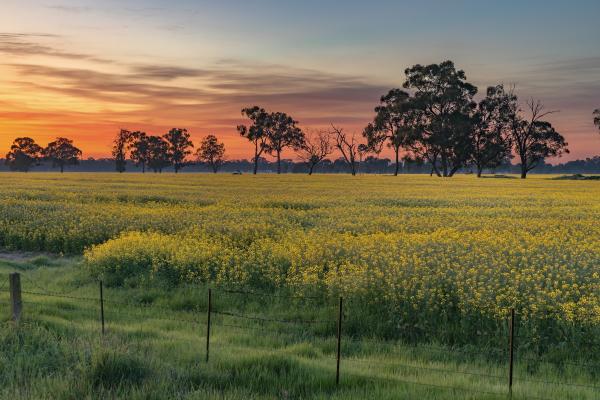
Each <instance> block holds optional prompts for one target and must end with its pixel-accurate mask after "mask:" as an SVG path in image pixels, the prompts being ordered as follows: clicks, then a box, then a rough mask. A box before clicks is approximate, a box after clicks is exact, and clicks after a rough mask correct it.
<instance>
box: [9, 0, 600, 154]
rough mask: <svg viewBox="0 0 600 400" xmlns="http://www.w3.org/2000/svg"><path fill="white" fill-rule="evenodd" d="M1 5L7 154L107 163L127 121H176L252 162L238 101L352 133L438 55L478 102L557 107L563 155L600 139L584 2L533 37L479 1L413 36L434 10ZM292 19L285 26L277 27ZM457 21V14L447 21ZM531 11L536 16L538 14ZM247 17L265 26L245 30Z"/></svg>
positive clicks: (594, 148)
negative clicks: (16, 146)
mask: <svg viewBox="0 0 600 400" xmlns="http://www.w3.org/2000/svg"><path fill="white" fill-rule="evenodd" d="M5 1H6V3H5V4H4V3H3V13H2V14H1V15H0V26H2V27H3V28H2V29H4V30H5V32H0V56H1V59H0V152H1V153H3V154H4V153H6V151H7V150H8V148H9V147H10V144H11V142H12V140H13V139H14V138H15V137H19V136H30V137H33V138H34V139H35V140H36V141H38V142H39V143H40V144H41V145H45V144H46V143H48V142H49V141H51V140H53V139H54V138H55V137H57V136H66V137H70V138H72V139H74V141H75V144H76V145H77V146H78V147H80V148H81V149H82V150H83V152H84V157H106V156H108V155H109V154H110V147H111V140H112V138H113V137H114V135H115V134H116V133H117V132H118V131H119V129H121V128H126V129H130V130H144V131H146V132H148V133H150V134H164V133H166V132H167V131H168V130H169V129H170V128H173V127H181V128H187V129H188V130H189V131H190V133H191V134H192V139H193V141H194V142H195V143H198V142H199V140H200V139H201V137H203V136H205V135H207V134H216V135H217V136H218V137H219V138H220V139H221V140H223V141H224V142H225V143H226V151H227V155H228V157H229V158H230V159H237V158H250V157H251V156H252V147H251V145H250V144H249V143H247V142H246V141H245V140H244V139H243V138H240V137H239V135H238V134H237V132H236V130H235V126H236V125H238V124H240V123H244V120H243V119H242V117H241V115H240V110H241V108H243V107H247V106H252V105H260V106H262V107H265V108H267V109H269V110H271V111H284V112H287V113H288V114H290V115H292V116H293V117H294V118H295V119H297V120H299V121H300V124H301V126H302V127H303V128H308V127H327V126H328V125H329V124H330V123H335V124H337V125H341V126H343V127H345V128H346V130H348V131H356V132H357V133H360V132H361V131H362V128H363V127H364V126H365V124H366V123H367V122H369V121H370V119H371V118H372V116H373V108H374V107H375V106H376V104H377V101H378V99H379V97H380V96H381V95H382V94H384V93H386V92H387V91H388V90H389V89H391V88H393V87H400V86H401V85H402V82H403V80H404V73H403V71H404V68H406V67H408V66H411V65H414V64H416V63H423V64H425V63H433V62H440V61H443V60H445V59H452V60H454V61H455V63H456V65H457V67H459V68H462V69H464V70H465V71H466V73H467V77H468V79H469V81H471V82H473V83H474V84H476V85H477V86H478V87H479V90H480V93H483V92H484V91H485V87H486V86H488V85H494V84H498V83H504V84H508V85H511V84H515V85H516V91H517V94H519V96H520V98H521V99H522V100H525V99H527V98H528V97H530V96H533V97H536V98H539V99H540V100H542V101H543V102H544V103H545V104H546V105H547V107H548V108H549V109H558V110H560V112H559V113H557V114H552V115H551V116H550V117H549V120H550V122H552V123H553V125H554V126H555V127H556V128H557V130H558V131H559V132H561V133H562V134H563V135H564V136H565V137H566V139H567V141H568V142H569V148H570V150H571V154H570V155H568V156H566V157H563V159H562V160H570V159H576V158H584V157H588V156H593V155H598V154H600V135H599V134H598V130H597V129H596V128H595V127H594V126H593V123H592V110H593V109H594V108H600V50H599V47H598V46H597V42H596V39H597V37H599V35H600V32H599V28H598V25H597V24H596V23H594V24H593V25H592V24H589V23H587V22H586V21H587V19H586V18H588V17H589V15H591V14H593V13H590V12H589V11H585V10H583V9H581V10H579V11H577V9H576V8H573V7H568V8H562V9H560V10H558V9H553V7H558V6H551V7H550V6H548V7H545V8H544V9H545V10H546V12H547V14H548V15H546V18H548V20H544V21H545V22H544V24H541V22H540V27H539V29H543V27H544V26H546V25H547V24H546V22H548V21H554V20H557V21H558V20H560V21H563V24H562V25H556V24H553V25H552V24H551V25H552V26H553V27H555V29H554V30H552V31H547V32H544V35H540V36H535V35H533V36H531V35H529V34H528V32H529V30H530V29H531V28H532V25H531V24H532V22H531V19H530V18H529V17H530V15H529V16H528V14H527V13H525V14H524V15H523V18H522V21H520V20H514V21H512V23H513V29H511V30H509V31H506V30H504V29H500V28H502V25H501V24H500V19H498V20H496V19H494V20H489V21H487V20H485V18H488V15H495V16H497V18H500V17H501V16H502V15H503V14H502V12H508V11H509V10H508V9H507V10H504V9H501V8H498V7H502V6H501V5H493V6H489V7H497V8H498V9H497V10H496V13H495V14H489V12H488V11H489V10H485V9H483V8H481V9H478V6H477V4H479V3H477V2H473V4H470V5H469V7H468V8H464V9H462V10H454V9H448V10H445V11H444V10H440V13H442V11H444V12H443V13H442V14H443V15H441V14H440V15H433V20H435V21H434V22H435V25H431V26H430V28H431V29H437V30H438V32H435V31H434V30H430V32H424V33H423V32H421V33H419V31H418V29H417V30H415V29H416V27H418V25H415V26H413V27H412V28H411V26H412V25H411V24H416V23H417V21H419V20H422V19H421V18H426V20H431V17H432V15H431V10H429V9H427V8H422V7H417V6H415V9H410V10H409V9H408V8H406V7H403V8H401V7H400V6H398V5H397V3H394V2H384V3H385V4H383V3H382V5H381V7H382V8H381V10H383V9H384V8H385V9H386V10H387V11H388V13H387V14H389V18H392V16H393V15H394V14H393V12H396V13H397V12H400V11H402V12H403V13H404V14H403V15H407V14H406V13H407V11H410V13H412V14H411V15H413V19H414V21H413V20H410V21H406V24H408V25H402V24H398V25H393V24H391V25H389V24H388V25H386V24H379V25H373V24H374V22H373V21H376V20H377V18H379V19H381V18H384V14H381V10H379V9H377V8H364V9H363V8H362V7H366V6H364V5H361V4H362V3H361V4H359V3H357V4H356V5H355V6H353V7H350V8H352V9H351V10H350V8H349V11H348V12H352V13H351V14H346V15H344V18H340V16H339V15H338V13H337V11H336V8H335V7H334V4H333V3H332V4H329V2H327V1H324V2H322V13H321V14H315V13H314V12H313V11H314V7H316V5H314V4H313V5H312V6H311V7H312V8H311V7H309V6H308V4H307V5H305V6H301V5H290V4H286V5H285V7H284V6H282V7H281V8H265V7H266V6H265V5H264V4H262V2H260V3H261V5H262V6H258V5H257V6H256V7H254V8H252V7H250V6H249V5H248V4H247V3H239V4H237V5H236V6H235V7H234V6H233V5H225V4H219V5H214V6H211V7H203V8H201V9H194V8H193V7H194V5H195V3H194V2H193V1H187V0H177V1H176V2H175V3H177V4H178V5H180V6H181V7H169V6H167V3H166V2H164V1H162V0H151V1H149V3H153V4H152V6H148V7H144V8H142V7H138V4H139V2H135V1H131V2H129V1H126V2H124V3H121V2H117V1H113V0H110V1H109V0H107V2H106V3H105V2H102V5H99V4H98V3H95V2H92V1H81V2H75V1H70V0H62V1H59V2H58V3H57V4H50V5H48V4H46V3H44V2H42V1H41V0H40V1H38V0H32V2H31V4H30V5H28V4H29V3H27V4H26V3H25V2H20V1H17V0H5ZM265 2H266V0H265ZM38 3H39V4H38ZM154 3H155V4H154ZM175 3H173V4H175ZM169 4H171V3H169ZM320 4H321V3H320ZM443 4H445V3H443ZM33 5H35V7H34V6H33ZM183 6H185V8H184V7H183ZM286 7H290V8H292V7H293V8H294V10H287V9H286ZM440 7H441V6H440ZM465 7H466V6H465ZM396 8H398V9H397V10H396ZM441 8H443V7H441ZM267 10H268V12H267ZM378 10H379V11H378ZM466 10H468V11H469V12H471V11H473V10H477V12H479V13H481V14H480V16H479V18H480V22H477V23H474V24H473V22H472V21H471V20H469V21H470V23H471V26H469V27H468V28H467V27H466V25H465V24H464V23H462V22H461V21H462V20H461V18H467V19H468V15H466V14H464V12H466ZM292 11H293V12H294V15H296V20H294V21H293V22H290V23H285V22H284V21H285V20H282V19H281V18H274V17H279V16H280V15H279V14H283V13H286V12H292ZM576 11H577V13H576ZM454 12H456V13H457V14H456V15H455V17H456V19H455V20H452V19H448V18H446V16H447V13H454ZM461 12H462V14H461ZM538 12H539V11H538V10H535V9H534V8H533V7H532V9H531V13H538ZM271 13H272V14H274V15H271ZM371 14H372V15H371ZM387 14H385V17H388V15H387ZM248 15H252V17H253V18H254V20H255V21H256V22H257V24H258V25H259V26H261V27H262V28H261V29H255V28H256V26H254V25H252V26H248V25H247V24H246V20H245V18H246V17H247V16H248ZM286 15H287V14H286ZM532 15H537V14H532ZM490 18H491V17H490ZM494 18H496V17H494ZM589 18H591V17H589ZM263 19H265V20H263ZM267 19H268V20H267ZM584 19H586V20H585V21H584ZM433 20H432V21H433ZM591 20H593V18H591V19H590V21H591ZM24 21H27V23H24ZM361 21H364V24H366V25H364V26H363V25H360V23H361ZM536 21H537V20H536ZM521 23H522V26H521V25H520V24H521ZM369 24H371V25H369ZM32 26H35V31H32V28H31V27H32ZM387 29H389V31H387ZM490 29H491V30H490ZM494 29H498V30H497V31H495V30H494ZM594 33H598V35H594ZM594 38H596V39H594ZM483 41H485V45H482V42H483ZM532 48H535V49H536V53H535V54H531V49H532ZM284 155H285V156H288V157H292V156H293V154H292V153H290V152H288V153H287V154H284ZM554 162H556V160H554Z"/></svg>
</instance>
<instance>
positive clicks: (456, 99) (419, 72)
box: [403, 61, 477, 177]
mask: <svg viewBox="0 0 600 400" xmlns="http://www.w3.org/2000/svg"><path fill="white" fill-rule="evenodd" d="M405 74H406V81H405V82H404V84H403V87H404V88H405V89H410V90H412V91H413V93H414V95H413V99H412V100H411V106H412V111H411V118H412V122H411V124H412V125H413V128H414V129H413V131H412V134H411V136H412V137H411V138H410V142H411V144H410V146H411V151H412V152H413V153H415V155H416V156H417V157H418V158H422V159H425V160H426V161H428V162H429V163H430V164H431V165H432V168H433V170H434V171H435V173H436V174H437V175H438V176H444V177H450V176H453V175H454V174H455V173H456V172H457V171H458V170H459V169H460V168H461V167H464V166H466V165H467V163H468V162H469V159H470V156H471V153H472V137H471V132H472V116H473V113H474V110H475V108H476V103H475V102H474V101H473V97H474V96H475V94H476V93H477V87H475V86H474V85H472V84H470V83H468V82H467V80H466V75H465V73H464V71H462V70H457V69H456V68H455V67H454V63H453V62H452V61H444V62H442V63H440V64H430V65H420V64H417V65H415V66H413V67H411V68H407V69H406V70H405Z"/></svg>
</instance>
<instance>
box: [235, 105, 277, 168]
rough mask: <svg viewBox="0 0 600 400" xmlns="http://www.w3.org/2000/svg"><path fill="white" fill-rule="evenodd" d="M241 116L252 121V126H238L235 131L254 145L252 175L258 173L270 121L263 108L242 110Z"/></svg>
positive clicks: (265, 146) (256, 107) (268, 134)
mask: <svg viewBox="0 0 600 400" xmlns="http://www.w3.org/2000/svg"><path fill="white" fill-rule="evenodd" d="M242 115H245V116H246V117H248V118H249V119H250V121H252V125H250V126H245V125H238V127H237V130H238V132H239V133H240V135H241V136H242V137H245V138H246V139H248V140H249V141H250V142H252V143H253V144H254V157H253V158H252V161H253V162H254V171H253V173H254V175H256V173H257V172H258V161H259V159H260V158H261V155H262V153H263V152H264V151H265V150H266V148H267V139H268V137H269V136H270V129H271V119H270V118H269V114H268V113H267V112H266V111H265V109H264V108H260V107H258V106H254V107H248V108H243V109H242Z"/></svg>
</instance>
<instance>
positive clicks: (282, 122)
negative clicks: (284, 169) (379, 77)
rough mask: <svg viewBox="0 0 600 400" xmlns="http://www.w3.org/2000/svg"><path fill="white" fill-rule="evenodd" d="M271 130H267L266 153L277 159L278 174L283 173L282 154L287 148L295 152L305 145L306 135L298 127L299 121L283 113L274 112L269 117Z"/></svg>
mask: <svg viewBox="0 0 600 400" xmlns="http://www.w3.org/2000/svg"><path fill="white" fill-rule="evenodd" d="M268 119H269V121H268V126H269V129H267V130H266V133H267V141H266V144H265V151H266V152H267V153H269V154H271V155H275V157H276V158H277V173H278V174H280V173H281V152H282V151H283V149H284V148H286V147H291V148H293V149H295V150H297V149H299V148H301V147H302V145H303V144H304V133H303V132H302V130H300V128H298V127H297V126H296V124H297V123H298V121H295V120H294V119H293V118H292V117H290V116H289V115H287V114H286V113H282V112H274V113H271V114H269V116H268Z"/></svg>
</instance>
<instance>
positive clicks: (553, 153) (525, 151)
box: [510, 99, 569, 179]
mask: <svg viewBox="0 0 600 400" xmlns="http://www.w3.org/2000/svg"><path fill="white" fill-rule="evenodd" d="M527 107H528V109H529V113H530V117H529V119H526V117H524V116H523V115H521V113H518V112H515V113H514V114H513V116H512V120H511V121H510V137H511V141H512V143H513V146H514V150H515V152H516V153H517V155H518V157H519V159H520V161H521V178H522V179H525V178H526V177H527V173H528V172H529V171H531V170H532V169H534V168H535V167H537V166H538V165H539V164H540V163H541V162H543V161H544V158H546V157H560V156H561V155H562V154H564V153H569V149H568V148H567V145H568V144H567V142H566V141H565V138H564V137H563V136H562V135H561V134H560V133H558V132H557V131H556V130H555V129H554V127H552V124H550V123H549V122H547V121H544V120H543V119H542V118H544V117H545V116H547V115H549V114H552V113H553V111H544V106H543V105H542V103H541V102H540V101H535V100H533V99H531V100H529V101H528V102H527Z"/></svg>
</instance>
